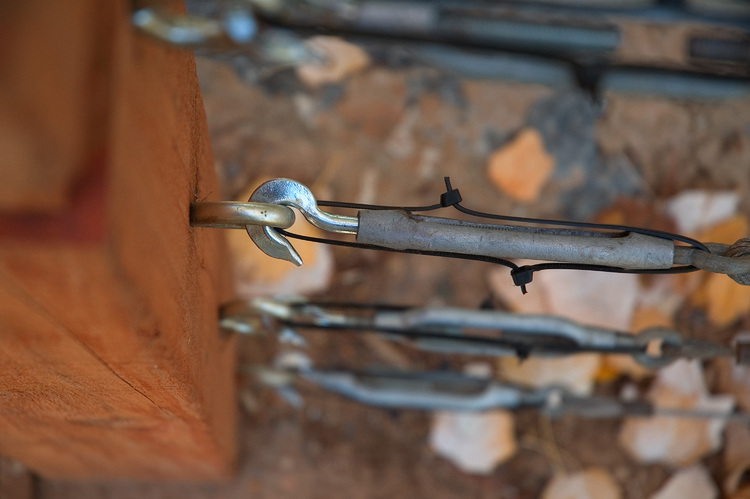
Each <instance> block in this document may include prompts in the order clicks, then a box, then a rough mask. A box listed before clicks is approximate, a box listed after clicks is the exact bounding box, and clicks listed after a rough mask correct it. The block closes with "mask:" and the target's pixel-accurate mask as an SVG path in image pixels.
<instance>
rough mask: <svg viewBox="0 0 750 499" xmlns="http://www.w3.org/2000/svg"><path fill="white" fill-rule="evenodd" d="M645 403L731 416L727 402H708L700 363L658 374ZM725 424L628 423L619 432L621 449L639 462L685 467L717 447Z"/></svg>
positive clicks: (670, 419) (668, 420)
mask: <svg viewBox="0 0 750 499" xmlns="http://www.w3.org/2000/svg"><path fill="white" fill-rule="evenodd" d="M648 398H649V399H650V401H651V402H652V403H653V404H654V405H655V406H656V407H657V408H659V407H663V408H673V409H683V410H705V411H710V412H716V413H727V414H728V413H730V412H731V411H732V408H733V406H734V401H733V398H732V397H731V396H728V395H717V396H712V395H710V394H709V393H708V390H707V389H706V384H705V381H704V379H703V371H702V370H701V365H700V362H698V361H686V360H678V361H676V362H674V363H673V364H671V365H670V366H668V367H666V368H664V369H662V370H660V371H659V373H658V374H657V377H656V380H655V382H654V384H653V385H652V387H651V389H650V391H649V394H648ZM725 425H726V420H724V419H718V418H714V419H688V418H676V417H664V416H657V417H651V418H630V419H627V420H626V421H625V424H624V425H623V427H622V429H621V431H620V436H619V440H620V444H621V445H622V446H623V447H624V448H625V449H626V450H627V451H628V452H629V453H630V454H631V455H632V456H633V457H634V458H635V459H636V460H638V461H640V462H643V463H664V464H667V465H671V466H687V465H690V464H693V463H695V462H697V461H698V460H700V459H701V458H703V457H704V456H706V455H708V454H710V453H711V452H714V451H715V450H717V449H718V448H719V447H720V446H721V432H722V430H723V429H724V426H725Z"/></svg>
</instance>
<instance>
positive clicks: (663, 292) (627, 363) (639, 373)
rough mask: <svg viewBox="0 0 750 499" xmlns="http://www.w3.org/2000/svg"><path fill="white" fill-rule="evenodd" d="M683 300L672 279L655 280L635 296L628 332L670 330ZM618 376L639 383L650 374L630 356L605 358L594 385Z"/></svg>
mask: <svg viewBox="0 0 750 499" xmlns="http://www.w3.org/2000/svg"><path fill="white" fill-rule="evenodd" d="M684 298H685V297H684V296H682V295H681V294H679V293H677V292H675V290H674V285H673V279H672V276H655V277H654V278H653V279H652V280H651V284H650V285H649V287H647V288H643V289H642V290H641V292H640V294H639V295H638V300H637V305H636V309H635V312H634V313H633V319H632V321H631V326H630V331H632V332H633V333H639V332H641V331H644V330H646V329H648V328H652V327H666V328H673V327H674V320H673V316H674V313H675V312H676V311H677V308H678V307H679V306H680V305H681V304H682V302H683V301H684ZM622 374H626V375H628V376H630V377H631V378H634V379H642V378H644V377H646V376H650V375H651V374H653V371H652V370H651V369H648V368H646V367H644V366H642V365H641V364H639V363H638V362H636V361H635V359H633V357H632V356H630V355H605V356H604V359H603V361H602V366H601V369H600V371H599V373H598V374H597V378H596V379H597V381H599V382H607V381H612V380H614V379H616V378H617V377H619V376H620V375H622Z"/></svg>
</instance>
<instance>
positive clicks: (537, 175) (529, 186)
mask: <svg viewBox="0 0 750 499" xmlns="http://www.w3.org/2000/svg"><path fill="white" fill-rule="evenodd" d="M554 168H555V158H554V157H553V156H551V155H550V154H549V153H548V152H547V151H546V150H545V149H544V142H543V141H542V136H541V135H540V134H539V132H537V131H536V130H535V129H533V128H526V129H524V130H522V131H521V132H520V133H519V134H518V136H516V138H514V139H513V140H512V141H511V142H510V143H508V144H506V145H505V146H503V147H501V148H500V149H497V150H496V151H495V152H493V153H492V155H491V156H490V159H489V163H488V166H487V175H488V176H489V178H490V181H491V182H492V183H493V184H494V185H495V186H496V187H497V188H498V189H500V190H501V191H503V192H504V193H506V194H508V195H509V196H511V197H512V198H514V199H516V200H518V201H527V202H531V201H535V200H536V199H537V198H538V197H539V193H540V192H541V190H542V187H543V186H544V184H545V183H546V182H547V179H549V176H550V175H551V174H552V171H553V170H554Z"/></svg>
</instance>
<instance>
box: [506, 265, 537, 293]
mask: <svg viewBox="0 0 750 499" xmlns="http://www.w3.org/2000/svg"><path fill="white" fill-rule="evenodd" d="M534 270H535V269H534V268H533V267H530V266H529V265H524V266H523V267H518V268H516V269H513V270H511V271H510V276H511V277H512V278H513V284H515V285H516V286H520V287H521V291H522V292H523V294H526V285H527V284H529V283H530V282H531V281H533V280H534Z"/></svg>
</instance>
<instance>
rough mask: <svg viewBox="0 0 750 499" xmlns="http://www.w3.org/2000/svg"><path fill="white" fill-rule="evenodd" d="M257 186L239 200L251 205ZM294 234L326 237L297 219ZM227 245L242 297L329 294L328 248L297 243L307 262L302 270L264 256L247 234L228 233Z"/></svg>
mask: <svg viewBox="0 0 750 499" xmlns="http://www.w3.org/2000/svg"><path fill="white" fill-rule="evenodd" d="M257 185H260V182H259V183H257ZM257 185H256V186H257ZM256 186H254V187H253V188H252V189H248V190H247V191H246V192H245V193H243V194H242V195H241V196H240V197H239V198H238V199H239V200H241V201H247V199H248V198H249V197H250V194H252V192H253V191H254V190H255V187H256ZM290 230H291V231H292V232H298V233H300V234H304V235H308V236H317V237H324V234H322V232H321V231H320V230H319V229H317V228H316V227H314V226H312V225H310V224H309V223H308V222H307V221H306V220H304V218H303V217H301V216H297V220H296V222H295V224H294V225H293V226H292V228H291V229H290ZM227 241H228V245H229V250H230V253H231V256H232V265H233V270H234V277H235V283H236V284H235V286H236V289H237V293H238V294H239V295H240V296H255V295H289V294H306V293H314V292H317V291H323V290H325V289H326V288H327V287H328V285H329V283H330V281H331V276H332V273H333V256H332V255H331V250H330V248H328V247H327V246H326V245H324V244H317V243H313V242H309V241H301V240H295V241H294V248H295V249H296V250H297V252H298V253H299V254H300V256H301V257H302V260H303V261H304V264H303V265H302V266H301V267H297V266H295V265H294V264H293V263H290V262H287V261H284V260H278V259H276V258H271V257H270V256H268V255H266V254H265V253H263V252H262V251H261V250H259V249H258V248H257V247H256V246H255V244H253V242H252V241H251V240H250V238H249V237H248V235H247V232H245V231H244V230H231V231H227Z"/></svg>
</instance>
